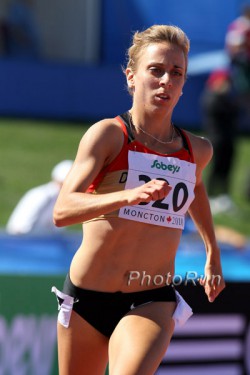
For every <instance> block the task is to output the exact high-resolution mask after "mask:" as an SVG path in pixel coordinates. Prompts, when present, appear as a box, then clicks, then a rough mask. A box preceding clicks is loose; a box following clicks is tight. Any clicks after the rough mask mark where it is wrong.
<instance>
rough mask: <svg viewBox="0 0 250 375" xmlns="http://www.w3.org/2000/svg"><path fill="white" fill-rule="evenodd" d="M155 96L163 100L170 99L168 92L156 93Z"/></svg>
mask: <svg viewBox="0 0 250 375" xmlns="http://www.w3.org/2000/svg"><path fill="white" fill-rule="evenodd" d="M156 97H157V98H159V99H161V100H164V101H165V100H169V99H170V96H169V95H168V94H158V95H156Z"/></svg>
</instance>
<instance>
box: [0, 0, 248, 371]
mask: <svg viewBox="0 0 250 375" xmlns="http://www.w3.org/2000/svg"><path fill="white" fill-rule="evenodd" d="M72 4H73V5H72ZM156 23H157V24H174V25H178V26H180V27H181V28H182V29H183V30H184V31H185V32H186V34H187V35H188V37H189V39H190V41H191V51H190V57H189V67H188V80H187V82H186V85H185V87H184V90H183V92H184V94H183V96H182V97H181V99H180V101H179V103H178V105H177V107H176V109H175V112H174V117H173V120H174V123H175V124H176V125H177V126H180V127H183V128H184V129H187V130H190V131H193V132H195V133H197V134H200V135H204V136H206V137H208V138H209V139H210V140H211V142H212V143H213V146H214V158H213V162H212V163H211V165H210V166H209V167H208V168H207V170H206V171H205V174H204V180H205V183H206V186H207V189H208V194H209V199H210V203H211V209H212V214H213V217H214V222H215V230H216V235H217V239H218V241H219V243H220V245H221V251H222V261H223V269H224V274H225V278H226V281H227V288H226V290H225V292H224V293H223V294H222V296H221V298H220V299H219V300H218V301H216V302H215V303H214V304H212V305H211V304H209V303H208V302H207V301H206V299H205V297H204V295H203V291H202V290H201V288H199V287H194V286H193V285H192V283H188V285H186V286H185V285H180V286H178V287H179V289H180V291H181V293H182V294H183V295H184V296H185V297H186V299H187V301H188V302H189V303H190V304H191V305H192V306H193V309H194V312H195V315H194V317H192V318H191V319H190V321H189V323H188V324H187V325H186V326H185V327H184V328H182V329H177V330H176V333H175V335H174V339H173V342H172V343H171V346H170V348H169V352H168V355H166V358H164V360H163V362H162V365H161V366H160V368H159V370H158V372H157V374H172V375H175V374H176V375H182V374H185V375H187V374H192V375H196V374H201V373H203V374H206V373H207V374H208V373H209V374H210V373H211V372H213V373H214V374H215V375H223V374H225V375H246V374H247V375H249V374H250V359H249V358H250V356H249V353H250V324H249V317H250V303H249V301H250V240H249V239H250V167H249V160H250V2H249V1H243V0H229V1H228V0H220V1H218V0H204V1H200V0H189V1H186V0H179V1H178V2H172V1H170V0H154V1H150V0H74V2H71V1H69V0H54V1H53V2H51V1H49V0H0V161H1V167H0V197H1V198H0V200H1V205H0V207H1V209H0V227H1V231H0V374H1V375H56V374H57V361H56V331H55V329H56V324H55V322H56V313H57V312H56V310H57V304H56V300H55V298H54V296H53V295H52V294H51V293H50V289H51V287H52V285H56V286H57V287H58V288H59V289H60V288H61V285H62V282H63V279H64V276H65V274H66V273H67V270H68V266H69V263H70V260H71V258H72V256H73V254H74V251H76V249H77V246H78V244H79V243H80V241H81V232H80V230H81V228H80V226H73V227H71V228H69V229H66V230H64V231H55V230H54V228H53V227H52V224H51V211H50V209H49V208H51V207H52V206H53V202H54V200H55V199H56V195H57V194H58V186H59V185H60V183H61V182H62V181H61V180H62V179H63V176H64V173H65V171H66V170H65V169H64V168H63V169H58V168H59V164H60V163H61V162H62V161H71V160H73V159H74V157H75V153H76V151H77V147H78V143H79V141H80V139H81V137H82V135H83V134H84V132H85V131H86V130H87V128H88V127H89V126H91V124H93V123H94V122H95V121H97V120H99V119H102V118H103V117H114V116H116V115H118V114H120V113H123V112H125V111H127V110H128V109H129V108H130V105H131V99H130V96H129V94H128V93H127V89H126V82H125V78H124V75H123V73H122V66H123V65H124V64H125V63H126V50H127V48H128V47H129V45H130V42H131V37H132V33H133V32H134V31H136V30H142V29H144V28H147V27H149V26H151V25H152V24H156ZM66 164H67V163H66ZM66 164H65V163H64V164H63V166H64V167H65V165H66ZM60 166H61V167H62V165H61V164H60ZM55 167H58V168H57V172H58V171H59V172H58V173H59V177H57V178H55V175H56V176H58V174H57V173H56V174H55ZM61 167H60V168H61ZM65 168H66V167H65ZM58 179H59V180H60V181H59V180H58ZM27 218H28V219H27ZM41 218H42V219H41ZM25 220H26V222H25ZM45 223H46V225H45ZM204 259H205V255H204V246H203V244H202V242H201V240H200V239H199V237H198V235H197V233H196V230H195V228H194V226H193V223H192V222H191V220H190V219H189V218H188V217H187V222H186V227H185V230H184V233H183V239H182V242H181V245H180V249H179V253H178V256H177V262H176V273H177V274H179V275H181V276H182V277H184V276H185V274H186V272H187V271H194V272H196V273H197V274H202V272H203V264H204Z"/></svg>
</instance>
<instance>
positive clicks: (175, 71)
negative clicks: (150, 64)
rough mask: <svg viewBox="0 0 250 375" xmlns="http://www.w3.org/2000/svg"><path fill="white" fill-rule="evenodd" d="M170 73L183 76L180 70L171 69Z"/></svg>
mask: <svg viewBox="0 0 250 375" xmlns="http://www.w3.org/2000/svg"><path fill="white" fill-rule="evenodd" d="M172 74H173V75H174V76H177V77H182V76H183V73H182V72H181V71H180V70H173V72H172Z"/></svg>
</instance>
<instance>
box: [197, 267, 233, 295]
mask: <svg viewBox="0 0 250 375" xmlns="http://www.w3.org/2000/svg"><path fill="white" fill-rule="evenodd" d="M199 282H200V284H201V285H202V286H203V287H204V289H205V293H206V295H207V297H208V300H209V302H214V300H215V298H216V297H217V296H218V295H219V294H220V292H221V291H222V290H223V289H224V288H225V286H226V284H225V281H224V278H223V275H222V269H221V264H220V260H218V261H217V262H216V263H215V264H213V265H212V264H209V263H208V262H207V264H206V266H205V277H204V278H203V279H200V280H199Z"/></svg>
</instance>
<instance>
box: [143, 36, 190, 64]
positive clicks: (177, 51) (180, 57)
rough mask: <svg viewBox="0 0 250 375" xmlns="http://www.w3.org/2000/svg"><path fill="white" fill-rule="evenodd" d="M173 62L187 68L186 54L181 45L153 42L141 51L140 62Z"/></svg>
mask: <svg viewBox="0 0 250 375" xmlns="http://www.w3.org/2000/svg"><path fill="white" fill-rule="evenodd" d="M154 62H155V63H162V64H166V63H173V64H174V65H178V66H180V67H182V68H183V69H185V67H186V62H185V55H184V52H183V50H182V49H181V47H179V46H178V45H176V44H173V43H167V42H164V43H153V44H149V45H148V46H146V47H145V48H144V49H143V50H142V51H141V53H140V56H139V59H138V64H140V63H143V64H150V63H154Z"/></svg>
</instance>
